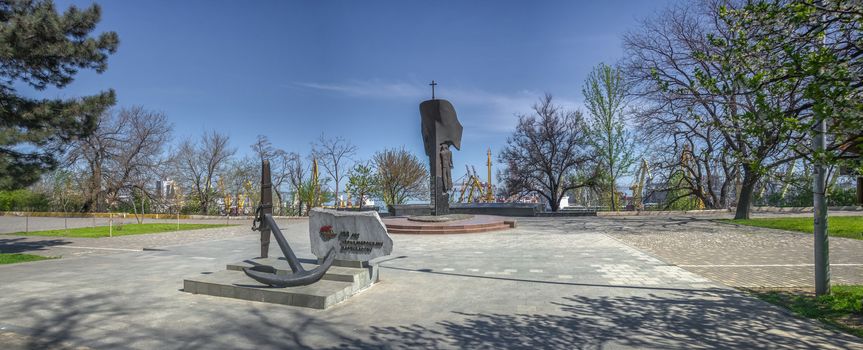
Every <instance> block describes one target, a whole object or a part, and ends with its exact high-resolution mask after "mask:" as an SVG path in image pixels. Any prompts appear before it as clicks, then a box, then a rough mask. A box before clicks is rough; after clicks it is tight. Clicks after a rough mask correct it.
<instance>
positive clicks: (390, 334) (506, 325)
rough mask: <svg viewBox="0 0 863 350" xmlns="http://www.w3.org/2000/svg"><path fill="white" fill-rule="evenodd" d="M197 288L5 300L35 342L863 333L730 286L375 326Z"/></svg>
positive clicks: (502, 344)
mask: <svg viewBox="0 0 863 350" xmlns="http://www.w3.org/2000/svg"><path fill="white" fill-rule="evenodd" d="M126 297H133V295H131V294H130V295H128V296H126ZM196 299H197V301H196V302H195V303H192V305H190V306H189V308H186V309H185V310H184V311H178V312H174V313H169V314H165V315H162V316H160V317H158V318H156V319H154V318H153V317H152V315H150V314H151V313H152V312H153V311H154V310H159V308H160V306H159V303H158V302H157V301H154V302H153V303H148V306H147V308H146V309H140V308H132V307H127V306H125V304H124V303H123V302H122V301H121V300H122V298H118V296H117V295H105V294H102V293H96V294H89V295H81V296H67V297H65V298H63V299H61V300H53V301H52V300H42V299H39V298H32V299H27V300H21V301H20V302H17V303H15V304H13V305H9V304H7V305H5V306H3V307H2V308H0V311H2V313H3V314H4V315H28V317H30V318H31V319H28V320H27V322H26V323H28V324H29V325H28V326H27V329H30V330H31V331H30V332H29V335H31V336H32V341H31V343H29V346H30V347H31V348H51V347H53V346H57V345H61V344H65V343H67V342H68V343H71V344H75V345H83V346H89V347H94V348H127V347H136V348H141V347H143V348H191V349H197V348H255V349H263V348H290V349H297V348H303V349H305V348H331V349H367V348H387V349H415V348H424V349H442V348H469V349H501V348H508V349H536V348H543V349H573V348H604V347H607V346H624V347H635V348H643V347H650V348H663V349H729V348H774V349H810V348H816V347H825V346H828V344H830V345H833V346H835V347H838V348H843V349H850V348H860V347H861V339H859V338H856V337H854V336H851V335H847V334H838V333H834V332H833V331H830V330H826V329H824V328H822V327H821V326H819V325H818V324H816V323H814V322H810V321H807V320H802V319H797V318H793V317H790V316H788V315H786V314H785V313H784V312H783V311H780V309H778V308H776V307H773V306H771V305H768V304H766V303H763V302H761V301H758V300H756V299H753V298H750V297H746V296H744V295H742V294H740V293H738V292H735V291H729V290H721V289H715V290H708V291H687V292H673V293H666V294H663V295H657V294H647V295H642V296H618V297H586V296H578V295H576V296H571V297H566V298H562V299H558V300H557V301H554V302H551V304H552V305H553V306H554V309H555V311H554V312H552V313H517V314H499V313H466V312H460V311H453V312H452V313H450V315H451V317H450V318H449V319H447V320H443V321H425V320H424V318H423V315H417V316H416V322H414V323H411V324H402V325H377V326H368V325H366V324H374V323H375V322H374V321H373V320H367V318H368V319H373V318H374V315H358V314H347V315H344V314H342V315H338V312H339V311H346V310H347V309H338V308H336V309H331V310H329V311H324V312H310V311H307V310H301V309H294V308H290V307H280V306H271V305H266V304H259V303H247V302H234V301H226V300H222V299H216V298H210V297H200V296H198V297H196ZM354 302H356V301H354ZM513 308H515V306H514V307H513ZM381 312H386V311H385V310H381ZM752 315H759V318H757V319H756V318H754V317H753V316H752ZM202 320H203V321H202ZM334 320H339V321H334ZM343 320H350V322H346V321H343ZM123 325H125V326H123Z"/></svg>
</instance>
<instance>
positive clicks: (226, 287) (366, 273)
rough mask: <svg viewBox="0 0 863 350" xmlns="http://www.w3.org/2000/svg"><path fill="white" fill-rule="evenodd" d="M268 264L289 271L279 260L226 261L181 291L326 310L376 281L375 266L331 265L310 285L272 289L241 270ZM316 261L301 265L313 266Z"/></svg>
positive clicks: (285, 262)
mask: <svg viewBox="0 0 863 350" xmlns="http://www.w3.org/2000/svg"><path fill="white" fill-rule="evenodd" d="M256 265H268V266H272V267H273V268H275V269H276V273H277V274H281V275H286V274H290V273H291V268H290V266H289V265H288V262H287V261H285V260H282V259H275V258H267V259H249V260H244V261H241V262H237V263H232V264H228V266H227V270H225V271H219V272H216V273H212V274H209V275H202V276H196V277H194V278H189V279H186V280H184V281H183V291H185V292H188V293H194V294H205V295H212V296H219V297H226V298H235V299H243V300H250V301H260V302H265V303H273V304H282V305H290V306H299V307H308V308H313V309H326V308H329V307H330V306H333V305H335V304H338V303H340V302H342V301H344V300H346V299H347V298H349V297H350V296H352V295H354V294H356V293H358V292H360V291H362V290H364V289H366V288H369V287H371V285H372V284H374V283H375V282H377V281H378V267H377V266H370V267H366V268H349V267H340V266H332V267H330V269H329V270H327V273H326V274H325V275H324V277H323V278H322V279H321V280H320V281H318V282H315V283H313V284H310V285H307V286H299V287H288V288H275V287H270V286H266V285H263V284H260V283H258V282H257V281H255V280H253V279H251V278H249V277H248V276H246V274H245V273H244V272H243V268H246V267H252V266H256ZM316 266H317V265H315V264H303V268H305V269H313V268H315V267H316Z"/></svg>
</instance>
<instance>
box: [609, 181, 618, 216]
mask: <svg viewBox="0 0 863 350" xmlns="http://www.w3.org/2000/svg"><path fill="white" fill-rule="evenodd" d="M614 187H615V186H614V180H611V208H610V209H611V211H617V201H616V200H615V197H616V196H617V193H614V192H615V191H614V190H615V188H614Z"/></svg>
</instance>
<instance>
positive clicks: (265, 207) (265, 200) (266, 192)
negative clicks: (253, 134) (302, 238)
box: [243, 160, 336, 288]
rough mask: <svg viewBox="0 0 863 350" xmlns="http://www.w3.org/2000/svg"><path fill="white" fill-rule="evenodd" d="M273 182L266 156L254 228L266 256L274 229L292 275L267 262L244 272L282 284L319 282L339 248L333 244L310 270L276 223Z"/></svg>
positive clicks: (269, 281) (264, 282) (271, 283)
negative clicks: (319, 261)
mask: <svg viewBox="0 0 863 350" xmlns="http://www.w3.org/2000/svg"><path fill="white" fill-rule="evenodd" d="M272 186H273V185H272V182H271V180H270V162H269V161H268V160H264V161H263V164H262V166H261V204H260V205H259V206H258V208H257V210H255V220H254V221H253V222H252V230H254V231H260V232H261V257H263V258H266V257H267V252H266V250H268V248H269V245H270V244H269V243H270V242H269V241H270V237H269V236H270V231H271V232H272V234H273V236H274V237H276V243H278V244H279V248H281V250H282V254H284V255H285V259H287V260H288V265H290V266H291V271H292V272H293V273H291V274H290V275H278V274H276V269H275V268H273V267H272V266H267V265H258V266H253V267H247V268H244V269H243V272H245V273H246V275H247V276H249V277H251V278H252V279H254V280H255V281H258V282H261V283H263V284H266V285H269V286H272V287H278V288H285V287H296V286H305V285H308V284H312V283H315V282H317V281H319V280H320V279H321V278H322V277H324V274H326V273H327V270H329V269H330V266H332V265H333V261H334V260H335V258H336V254H335V248H330V251H328V252H327V255H326V256H325V257H324V261H323V262H322V263H321V264H320V265H319V266H318V267H316V268H314V269H312V270H308V271H307V270H306V269H304V268H303V265H302V264H300V261H299V260H298V259H297V256H296V255H295V254H294V251H293V250H291V246H290V245H289V244H288V241H287V240H286V239H285V235H283V234H282V230H281V229H279V225H277V224H276V220H274V219H273V214H272V211H273V204H272V203H273V192H272ZM257 224H260V225H257ZM265 236H266V237H265Z"/></svg>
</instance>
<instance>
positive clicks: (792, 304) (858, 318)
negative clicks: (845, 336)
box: [754, 286, 863, 337]
mask: <svg viewBox="0 0 863 350" xmlns="http://www.w3.org/2000/svg"><path fill="white" fill-rule="evenodd" d="M754 293H755V295H756V296H758V298H759V299H761V300H764V301H767V302H769V303H771V304H776V305H779V306H782V307H784V308H786V309H789V310H791V311H792V312H794V313H795V314H796V315H799V316H803V317H806V318H814V319H817V320H820V321H822V322H824V323H827V324H829V325H833V326H835V327H838V328H840V329H842V330H844V331H846V332H848V333H851V334H854V335H856V336H858V337H863V304H861V303H863V286H833V287H832V288H831V294H830V295H825V296H821V297H819V298H816V297H815V294H813V293H804V292H776V291H772V292H759V291H754Z"/></svg>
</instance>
